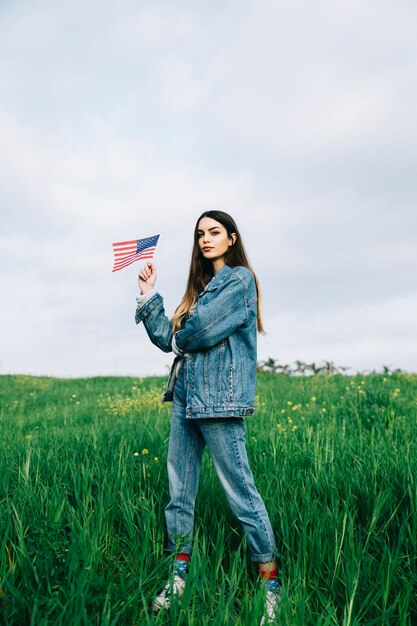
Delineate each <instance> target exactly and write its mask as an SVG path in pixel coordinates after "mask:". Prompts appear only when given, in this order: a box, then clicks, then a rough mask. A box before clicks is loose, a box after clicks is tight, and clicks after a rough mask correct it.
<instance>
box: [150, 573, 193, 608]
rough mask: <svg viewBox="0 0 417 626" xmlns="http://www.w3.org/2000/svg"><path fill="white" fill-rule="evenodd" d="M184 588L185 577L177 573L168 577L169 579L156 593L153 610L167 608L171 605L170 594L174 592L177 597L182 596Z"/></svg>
mask: <svg viewBox="0 0 417 626" xmlns="http://www.w3.org/2000/svg"><path fill="white" fill-rule="evenodd" d="M184 589H185V578H182V577H181V576H180V575H179V574H174V575H173V576H172V575H171V576H170V577H169V580H168V582H167V584H166V585H165V587H164V588H163V589H162V591H161V593H160V594H158V595H157V596H156V598H155V600H154V602H153V608H154V611H160V610H161V609H169V607H170V605H171V594H175V595H176V596H178V598H182V596H183V594H184Z"/></svg>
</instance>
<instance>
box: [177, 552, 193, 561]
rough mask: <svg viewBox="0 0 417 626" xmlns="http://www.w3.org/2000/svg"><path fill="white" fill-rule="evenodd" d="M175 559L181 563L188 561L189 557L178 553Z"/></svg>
mask: <svg viewBox="0 0 417 626" xmlns="http://www.w3.org/2000/svg"><path fill="white" fill-rule="evenodd" d="M175 559H176V560H177V561H178V560H181V561H189V560H190V555H189V554H184V553H183V552H180V553H179V554H177V556H176V557H175Z"/></svg>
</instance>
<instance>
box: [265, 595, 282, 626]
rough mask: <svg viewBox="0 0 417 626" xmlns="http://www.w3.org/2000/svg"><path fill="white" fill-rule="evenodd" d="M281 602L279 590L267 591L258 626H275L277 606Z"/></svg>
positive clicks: (277, 613)
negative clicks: (263, 609) (268, 625)
mask: <svg viewBox="0 0 417 626" xmlns="http://www.w3.org/2000/svg"><path fill="white" fill-rule="evenodd" d="M280 602H281V589H278V590H276V591H267V592H266V598H265V611H264V614H263V616H262V619H261V623H260V626H266V624H276V623H277V622H276V620H277V619H278V617H279V605H280Z"/></svg>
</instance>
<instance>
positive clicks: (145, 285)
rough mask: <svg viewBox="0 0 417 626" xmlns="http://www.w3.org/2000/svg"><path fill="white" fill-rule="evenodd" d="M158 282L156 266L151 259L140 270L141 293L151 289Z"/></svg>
mask: <svg viewBox="0 0 417 626" xmlns="http://www.w3.org/2000/svg"><path fill="white" fill-rule="evenodd" d="M155 282H156V267H155V265H154V264H153V263H151V262H150V261H149V262H148V263H147V264H146V265H145V266H144V267H143V268H142V269H141V270H140V272H139V276H138V284H139V289H140V292H141V294H142V295H143V294H144V293H148V291H151V290H152V289H153V288H154V286H155Z"/></svg>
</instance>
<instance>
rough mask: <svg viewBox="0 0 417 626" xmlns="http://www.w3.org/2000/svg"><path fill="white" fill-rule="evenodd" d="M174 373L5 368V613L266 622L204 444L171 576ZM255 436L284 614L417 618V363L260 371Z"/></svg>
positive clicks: (360, 619)
mask: <svg viewBox="0 0 417 626" xmlns="http://www.w3.org/2000/svg"><path fill="white" fill-rule="evenodd" d="M165 382H166V379H165V378H146V379H134V378H114V377H112V378H93V379H78V380H59V379H53V378H37V377H30V376H1V377H0V389H1V391H0V393H1V400H0V407H1V414H0V437H1V444H2V445H1V455H2V458H1V464H0V472H1V474H0V502H1V515H0V588H1V589H2V592H1V595H0V623H4V624H7V625H18V626H26V625H28V626H31V625H33V626H35V625H36V626H43V625H45V626H46V625H52V624H53V625H67V626H78V625H83V626H84V625H90V624H91V625H93V624H94V625H103V626H110V625H115V624H120V625H124V624H129V625H132V626H133V624H137V625H138V626H142V625H147V624H161V625H162V624H171V625H174V624H175V625H178V626H179V625H186V624H191V625H192V624H198V626H204V625H214V626H226V625H230V626H231V625H232V624H235V625H248V626H253V625H254V624H257V623H259V618H260V615H261V602H262V597H261V595H260V593H259V590H258V586H257V582H256V571H255V569H254V567H253V565H252V564H251V563H250V561H249V559H248V554H247V550H246V544H245V540H244V537H243V534H242V531H241V527H240V524H239V522H238V521H237V520H236V519H235V518H234V516H233V514H232V513H231V511H230V509H229V508H228V505H227V502H226V499H225V496H224V494H223V492H222V489H221V486H220V483H219V481H218V479H217V477H216V474H215V472H214V469H213V467H212V465H211V461H210V458H209V456H208V454H207V452H205V454H204V457H203V463H204V468H203V470H204V471H203V472H202V478H201V482H200V489H199V495H198V499H197V505H196V524H195V543H194V552H193V558H192V562H191V570H190V574H189V586H188V590H187V592H186V595H185V597H184V600H183V602H182V606H178V605H175V604H174V605H173V606H172V608H171V610H170V611H169V612H166V613H164V614H159V615H158V616H154V615H153V613H152V611H151V609H150V606H151V602H152V598H153V597H154V595H155V594H156V593H157V591H159V590H160V588H161V586H162V585H163V584H164V583H165V577H166V575H167V572H168V568H169V555H168V554H167V553H166V551H165V518H164V506H165V505H166V504H167V502H168V485H167V475H166V467H165V466H166V454H167V442H168V436H169V420H170V406H171V405H161V404H160V402H159V398H160V395H161V392H162V390H163V387H164V384H165ZM246 425H247V447H248V454H249V458H250V462H251V467H252V470H253V473H254V476H255V482H256V485H257V487H258V489H259V492H260V493H261V495H262V497H263V498H264V501H265V504H266V507H267V509H268V512H269V514H270V518H271V522H272V525H273V528H274V531H275V534H276V539H277V543H278V546H279V549H280V558H279V568H280V576H281V579H282V581H283V585H284V598H283V618H282V623H283V624H289V625H292V624H294V625H302V626H304V625H306V626H307V625H311V626H319V625H320V626H331V625H335V626H336V625H340V624H342V625H343V626H359V625H361V626H362V625H366V626H371V625H374V624H375V625H377V624H378V625H379V624H386V625H403V626H406V625H410V626H411V625H412V624H415V623H417V593H416V590H417V563H416V560H417V559H416V555H417V483H416V476H417V375H405V374H399V375H393V376H385V377H384V376H382V375H369V376H361V375H356V376H353V377H349V376H341V375H336V376H330V377H324V376H323V377H321V376H315V377H287V376H276V375H272V374H259V375H258V396H257V412H256V415H255V416H254V417H250V418H247V420H246Z"/></svg>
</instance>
